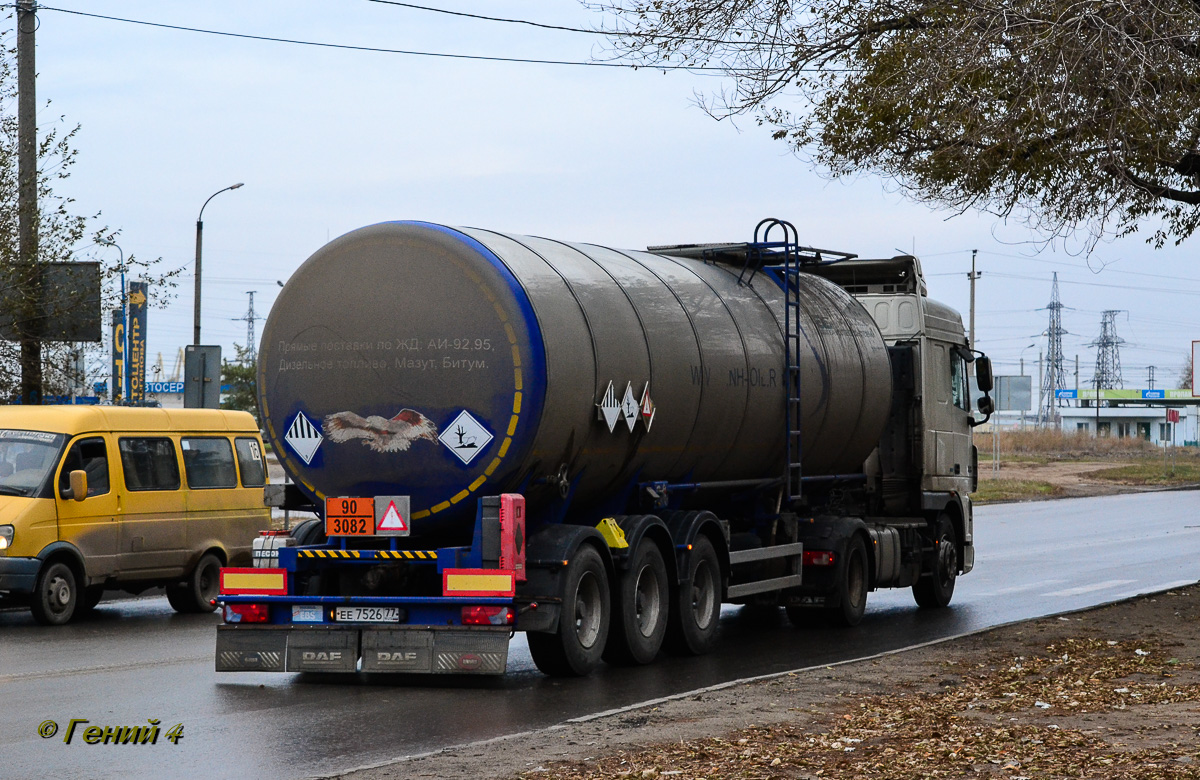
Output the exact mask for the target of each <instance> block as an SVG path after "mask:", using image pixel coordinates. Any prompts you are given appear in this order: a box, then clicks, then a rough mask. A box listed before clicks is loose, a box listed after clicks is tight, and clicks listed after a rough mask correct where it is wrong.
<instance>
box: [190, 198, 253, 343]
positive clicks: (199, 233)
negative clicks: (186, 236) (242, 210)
mask: <svg viewBox="0 0 1200 780" xmlns="http://www.w3.org/2000/svg"><path fill="white" fill-rule="evenodd" d="M242 184H243V182H240V181H239V182H238V183H237V184H231V185H229V186H228V187H225V188H224V189H220V190H217V191H216V192H214V193H213V194H212V195H209V196H208V200H206V201H204V205H203V206H201V207H200V216H198V217H196V293H195V301H194V304H195V310H194V312H193V314H192V343H193V344H195V345H196V346H199V345H200V247H201V243H202V239H203V236H204V209H205V208H207V207H208V204H209V201H211V200H212V199H213V198H215V197H217V196H218V195H220V194H221V193H222V192H227V191H229V190H236V189H237V188H238V187H241V186H242Z"/></svg>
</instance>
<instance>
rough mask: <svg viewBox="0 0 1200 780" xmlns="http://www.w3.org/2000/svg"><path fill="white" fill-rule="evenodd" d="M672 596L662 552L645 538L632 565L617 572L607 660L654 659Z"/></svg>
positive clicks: (635, 661)
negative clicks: (614, 604)
mask: <svg viewBox="0 0 1200 780" xmlns="http://www.w3.org/2000/svg"><path fill="white" fill-rule="evenodd" d="M670 600H671V590H670V587H669V584H668V582H667V564H666V563H665V562H664V561H663V557H662V552H661V551H660V550H659V549H658V545H656V544H655V543H654V542H652V541H650V540H649V539H645V538H643V539H642V541H641V543H640V544H638V548H637V551H636V552H635V553H634V556H633V561H632V563H631V565H630V567H629V568H628V569H627V570H626V571H623V572H621V573H620V575H619V576H618V580H617V604H616V609H615V610H614V611H613V619H612V628H611V630H610V632H609V635H608V644H607V645H606V646H605V648H604V660H605V661H608V662H609V663H614V664H623V665H626V666H632V665H634V664H648V663H650V662H651V661H653V660H654V656H656V655H658V651H659V650H660V649H661V648H662V644H663V638H664V637H666V635H667V612H668V606H667V605H668V604H669V603H670Z"/></svg>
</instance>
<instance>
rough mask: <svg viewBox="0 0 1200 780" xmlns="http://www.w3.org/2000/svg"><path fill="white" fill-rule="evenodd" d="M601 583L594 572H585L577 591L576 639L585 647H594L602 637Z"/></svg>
mask: <svg viewBox="0 0 1200 780" xmlns="http://www.w3.org/2000/svg"><path fill="white" fill-rule="evenodd" d="M602 601H603V599H602V598H601V596H600V581H599V579H598V578H597V577H596V575H595V574H594V573H592V572H590V571H589V572H584V574H583V576H582V577H580V578H579V586H578V587H577V588H576V589H575V637H576V638H577V639H578V640H579V644H581V645H582V646H584V647H588V648H590V647H592V646H593V645H595V644H596V639H597V638H598V637H599V636H600V613H601V610H602V609H603V604H602Z"/></svg>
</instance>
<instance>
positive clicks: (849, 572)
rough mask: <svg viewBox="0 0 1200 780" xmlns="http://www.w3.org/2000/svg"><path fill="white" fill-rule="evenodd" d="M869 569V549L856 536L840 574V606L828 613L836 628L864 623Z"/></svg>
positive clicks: (848, 547)
mask: <svg viewBox="0 0 1200 780" xmlns="http://www.w3.org/2000/svg"><path fill="white" fill-rule="evenodd" d="M869 577H870V569H868V568H867V548H866V547H865V546H864V545H863V540H862V537H861V536H857V535H855V536H854V537H852V538H851V539H850V543H849V544H847V545H846V557H845V562H844V563H843V564H842V568H841V571H840V572H839V573H838V581H837V585H836V588H837V595H838V604H837V606H835V607H830V608H829V611H828V612H827V615H826V616H827V617H828V618H829V622H830V623H832V624H834V625H836V626H846V627H852V626H857V625H858V624H859V623H861V622H862V618H863V613H864V612H866V611H867V590H868V588H869V587H870V583H869V581H868V578H869Z"/></svg>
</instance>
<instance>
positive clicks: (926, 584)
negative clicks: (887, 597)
mask: <svg viewBox="0 0 1200 780" xmlns="http://www.w3.org/2000/svg"><path fill="white" fill-rule="evenodd" d="M935 533H936V534H937V536H936V537H935V538H934V566H933V569H932V570H931V571H927V572H921V579H919V580H917V582H916V584H914V585H913V589H912V590H913V598H914V599H916V602H917V606H919V607H921V608H922V609H942V608H944V607H947V606H949V605H950V599H951V598H953V597H954V582H955V580H956V579H957V578H958V534H957V533H956V532H955V530H954V521H952V520H951V519H950V517H949V516H948V515H946V514H945V513H943V514H940V515H938V519H937V528H936V531H935Z"/></svg>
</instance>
